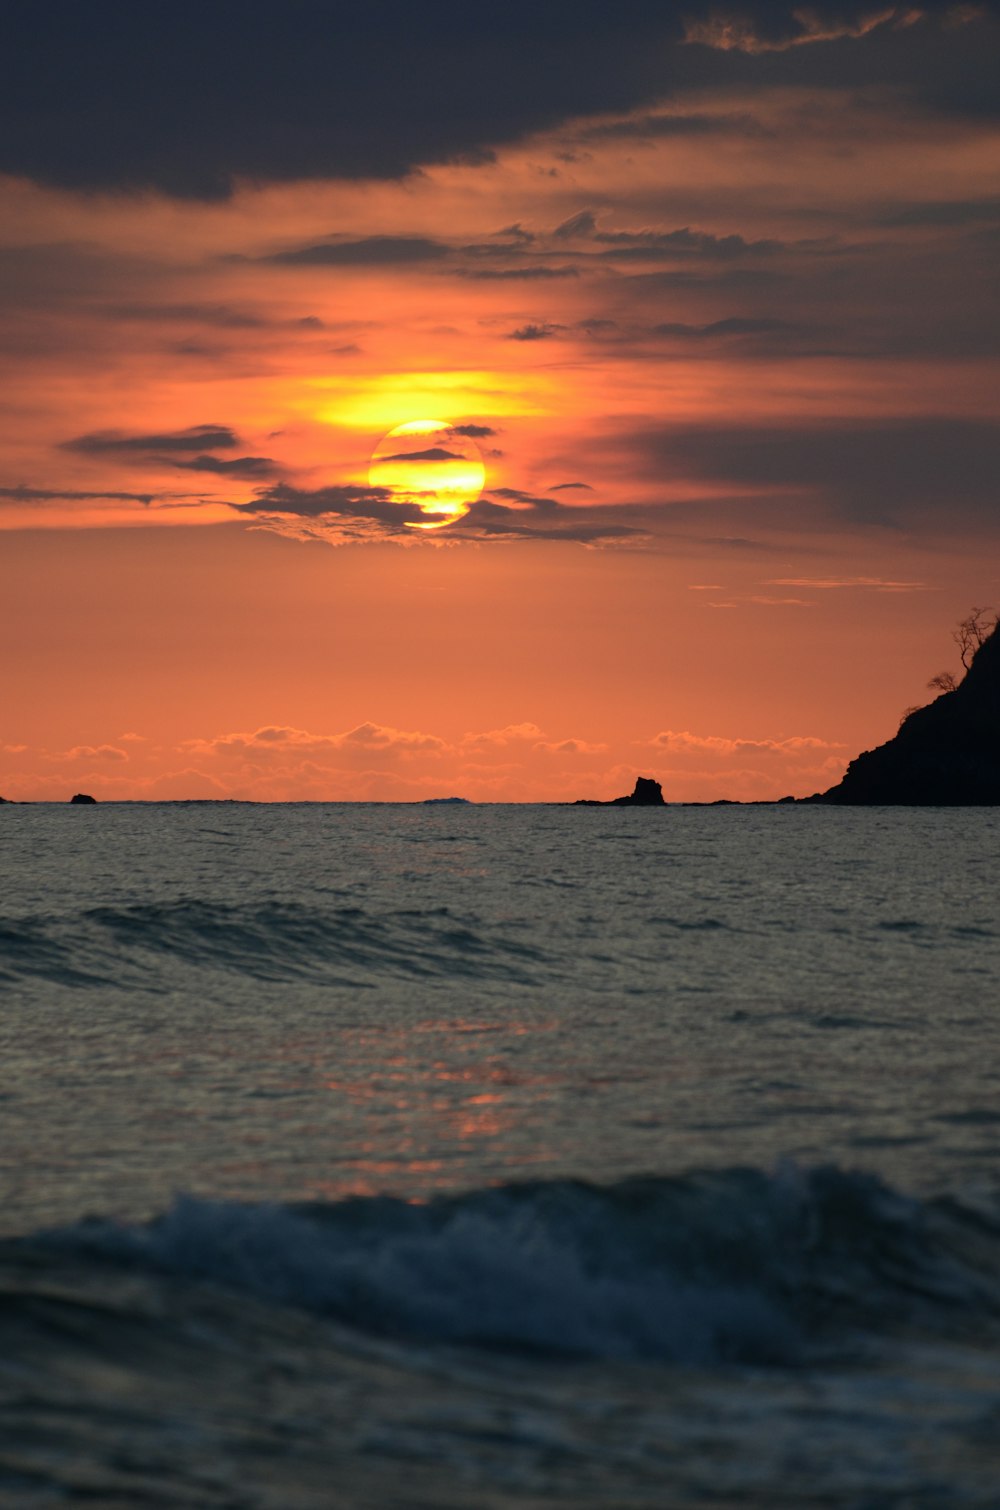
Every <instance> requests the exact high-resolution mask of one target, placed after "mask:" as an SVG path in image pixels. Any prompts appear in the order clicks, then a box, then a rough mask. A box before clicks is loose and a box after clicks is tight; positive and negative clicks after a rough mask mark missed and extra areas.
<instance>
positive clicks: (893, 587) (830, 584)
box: [769, 577, 927, 592]
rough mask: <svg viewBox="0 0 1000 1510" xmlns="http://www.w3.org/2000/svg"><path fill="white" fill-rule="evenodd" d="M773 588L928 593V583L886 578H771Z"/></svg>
mask: <svg viewBox="0 0 1000 1510" xmlns="http://www.w3.org/2000/svg"><path fill="white" fill-rule="evenodd" d="M769 583H770V585H771V586H772V587H811V588H816V589H818V590H819V591H822V592H826V591H830V590H832V589H835V588H844V587H851V588H862V589H864V590H865V591H868V592H926V590H927V584H926V582H896V581H893V580H891V579H887V578H885V577H771V578H770V579H769Z"/></svg>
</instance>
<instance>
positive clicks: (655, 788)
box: [610, 776, 665, 807]
mask: <svg viewBox="0 0 1000 1510" xmlns="http://www.w3.org/2000/svg"><path fill="white" fill-rule="evenodd" d="M610 805H611V806H612V807H663V806H664V805H665V804H664V801H663V788H662V787H661V786H660V783H659V782H658V781H653V780H652V779H651V777H649V776H637V777H636V779H635V788H634V790H633V791H632V793H631V795H630V796H628V797H615V798H613V799H612V801H611V804H610Z"/></svg>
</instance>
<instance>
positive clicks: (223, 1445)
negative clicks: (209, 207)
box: [0, 804, 1000, 1510]
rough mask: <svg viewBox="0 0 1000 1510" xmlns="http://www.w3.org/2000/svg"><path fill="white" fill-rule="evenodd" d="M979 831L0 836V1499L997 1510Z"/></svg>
mask: <svg viewBox="0 0 1000 1510" xmlns="http://www.w3.org/2000/svg"><path fill="white" fill-rule="evenodd" d="M998 839H1000V812H998V811H997V810H991V809H980V810H959V811H956V810H951V811H943V810H919V811H918V810H906V809H893V810H889V809H884V810H875V809H869V810H866V811H862V810H854V811H851V810H822V809H812V808H788V807H776V808H722V809H711V808H709V809H703V808H667V809H665V810H663V811H642V810H628V809H625V810H622V809H605V808H597V809H592V808H588V809H572V808H553V807H503V806H496V807H463V806H455V807H452V806H448V807H438V806H434V807H419V806H414V807H410V806H392V805H387V806H380V805H371V806H367V805H338V804H330V805H284V806H269V807H257V806H250V805H243V804H174V805H162V806H157V805H150V806H143V805H138V804H134V805H133V804H123V805H105V806H100V807H96V808H81V807H77V808H71V807H69V806H66V807H49V806H42V805H39V806H32V807H8V808H5V809H3V810H2V812H0V1045H2V1063H3V1081H2V1084H0V1127H2V1133H3V1136H2V1139H0V1167H2V1171H3V1202H2V1206H0V1232H2V1233H3V1234H5V1236H4V1237H3V1238H2V1240H0V1398H2V1399H3V1401H4V1409H5V1414H6V1416H7V1420H8V1425H9V1427H10V1431H9V1436H8V1441H9V1442H10V1444H12V1445H10V1446H9V1447H5V1448H0V1502H2V1503H8V1502H9V1503H11V1504H17V1505H20V1504H22V1503H24V1504H30V1505H35V1504H39V1505H42V1504H49V1503H51V1504H65V1503H66V1502H67V1499H69V1500H70V1501H72V1500H73V1499H75V1498H81V1499H86V1501H87V1503H88V1504H91V1505H93V1504H98V1505H102V1504H108V1505H112V1504H114V1505H122V1504H136V1505H144V1504H147V1503H148V1504H157V1505H159V1504H163V1505H192V1506H193V1505H209V1506H214V1505H231V1506H237V1505H238V1506H242V1505H247V1506H260V1507H272V1506H274V1507H284V1506H288V1507H295V1506H299V1505H301V1506H312V1505H317V1506H318V1505H344V1506H353V1505H357V1506H362V1505H369V1504H370V1505H373V1506H374V1505H379V1506H394V1505H399V1506H404V1505H406V1506H410V1505H414V1506H415V1505H426V1506H435V1505H442V1506H443V1505H466V1506H480V1505H482V1506H487V1505H494V1504H495V1505H504V1506H508V1505H511V1506H512V1505H523V1506H536V1505H537V1506H541V1505H546V1506H548V1505H557V1504H558V1505H579V1506H589V1505H594V1506H597V1505H607V1506H630V1505H636V1506H639V1505H642V1506H647V1505H649V1506H652V1505H658V1506H678V1507H686V1506H688V1505H690V1506H695V1505H713V1506H723V1505H726V1506H729V1505H732V1506H736V1505H755V1506H756V1505H759V1506H789V1507H792V1506H796V1507H797V1506H802V1507H809V1506H814V1505H815V1506H817V1507H818V1506H838V1507H839V1506H844V1507H847V1506H850V1507H853V1510H879V1507H882V1506H887V1507H896V1510H903V1507H917V1510H931V1507H933V1510H938V1507H940V1510H946V1507H947V1510H950V1507H952V1506H955V1507H964V1506H975V1507H983V1510H985V1507H996V1506H997V1505H998V1504H1000V1487H998V1486H1000V1354H998V1351H997V1345H998V1339H1000V1183H998V1160H997V1130H998V1127H1000V1026H998V1021H1000V1019H998V1013H1000V901H998V898H1000V844H998ZM4 1494H6V1495H7V1496H8V1499H7V1500H4V1499H3V1495H4Z"/></svg>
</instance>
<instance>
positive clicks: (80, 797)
mask: <svg viewBox="0 0 1000 1510" xmlns="http://www.w3.org/2000/svg"><path fill="white" fill-rule="evenodd" d="M69 800H70V802H71V803H72V802H96V801H97V798H96V797H88V796H87V793H86V792H77V794H76V796H75V797H71V798H70V799H69Z"/></svg>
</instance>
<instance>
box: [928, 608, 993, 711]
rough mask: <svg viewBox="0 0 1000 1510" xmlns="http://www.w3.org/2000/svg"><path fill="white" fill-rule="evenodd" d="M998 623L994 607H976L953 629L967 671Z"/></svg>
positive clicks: (953, 637) (954, 638) (953, 636)
mask: <svg viewBox="0 0 1000 1510" xmlns="http://www.w3.org/2000/svg"><path fill="white" fill-rule="evenodd" d="M998 624H1000V615H997V614H996V613H994V612H993V609H992V608H974V609H973V610H972V612H971V613H970V614H968V615H967V616H966V618H964V619H960V620H959V623H958V626H957V628H955V629H954V630H953V631H952V639H953V640H954V641H955V644H956V645H957V646H958V653H959V655H960V656H961V658H962V665H963V666H964V667H965V669H966V671H968V669H969V667H970V666H971V665H972V657H973V656H974V655H975V653H976V651H977V650H978V649H979V647H980V645H982V644H983V643H984V642H985V641H986V640H988V639H989V637H990V635H991V634H992V633H993V631H994V629H996V627H997V625H998ZM935 680H936V678H935ZM948 690H949V691H950V690H951V689H950V688H949V689H948Z"/></svg>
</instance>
